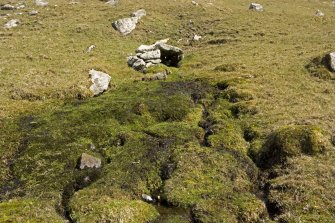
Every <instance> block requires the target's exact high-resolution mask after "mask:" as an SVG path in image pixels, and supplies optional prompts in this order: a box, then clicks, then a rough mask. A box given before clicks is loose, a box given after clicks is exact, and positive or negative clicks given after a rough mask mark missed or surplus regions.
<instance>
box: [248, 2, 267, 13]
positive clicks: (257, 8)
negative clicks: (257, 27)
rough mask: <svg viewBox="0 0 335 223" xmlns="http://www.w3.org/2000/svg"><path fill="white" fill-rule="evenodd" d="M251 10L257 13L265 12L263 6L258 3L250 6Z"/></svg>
mask: <svg viewBox="0 0 335 223" xmlns="http://www.w3.org/2000/svg"><path fill="white" fill-rule="evenodd" d="M249 9H250V10H254V11H257V12H263V10H264V9H263V6H262V5H261V4H258V3H251V4H250V6H249Z"/></svg>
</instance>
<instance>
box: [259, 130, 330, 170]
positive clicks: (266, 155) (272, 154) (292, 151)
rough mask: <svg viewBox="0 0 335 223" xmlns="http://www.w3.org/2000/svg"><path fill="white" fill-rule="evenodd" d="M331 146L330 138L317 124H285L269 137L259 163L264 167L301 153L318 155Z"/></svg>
mask: <svg viewBox="0 0 335 223" xmlns="http://www.w3.org/2000/svg"><path fill="white" fill-rule="evenodd" d="M328 148H329V140H328V139H327V137H326V136H325V134H324V133H323V131H322V130H321V129H320V128H319V127H316V126H310V125H302V126H294V125H292V126H285V127H282V128H280V129H278V130H276V131H275V132H274V133H272V134H271V136H270V137H269V139H268V142H267V143H266V144H265V146H264V149H263V150H262V151H261V155H260V160H259V163H260V164H261V166H264V167H271V166H272V165H274V164H279V163H283V162H285V161H286V160H287V158H289V157H294V156H298V155H301V154H306V155H316V154H318V153H322V152H324V151H326V150H327V149H328Z"/></svg>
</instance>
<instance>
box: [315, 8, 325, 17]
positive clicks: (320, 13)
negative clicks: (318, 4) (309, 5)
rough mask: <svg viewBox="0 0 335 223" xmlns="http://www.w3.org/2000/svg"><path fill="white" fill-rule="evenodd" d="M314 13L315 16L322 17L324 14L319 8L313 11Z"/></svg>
mask: <svg viewBox="0 0 335 223" xmlns="http://www.w3.org/2000/svg"><path fill="white" fill-rule="evenodd" d="M315 15H316V16H317V17H323V16H325V14H324V13H323V12H321V11H320V10H319V9H318V10H317V11H316V12H315Z"/></svg>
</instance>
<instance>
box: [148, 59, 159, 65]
mask: <svg viewBox="0 0 335 223" xmlns="http://www.w3.org/2000/svg"><path fill="white" fill-rule="evenodd" d="M146 62H147V63H152V64H160V63H161V62H162V60H161V59H156V60H147V61H146Z"/></svg>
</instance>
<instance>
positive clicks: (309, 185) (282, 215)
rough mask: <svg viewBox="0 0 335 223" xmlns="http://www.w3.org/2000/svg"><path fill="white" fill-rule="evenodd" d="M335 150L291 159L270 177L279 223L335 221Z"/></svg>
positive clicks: (270, 193)
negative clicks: (334, 167)
mask: <svg viewBox="0 0 335 223" xmlns="http://www.w3.org/2000/svg"><path fill="white" fill-rule="evenodd" d="M334 161H335V156H334V152H330V153H328V154H327V155H319V156H316V157H310V156H301V157H294V158H290V159H289V160H288V162H287V164H286V166H285V167H282V168H280V169H276V170H275V175H276V176H277V177H276V178H274V179H272V180H269V182H268V184H269V202H270V204H272V207H275V208H276V210H277V212H276V215H275V220H276V221H278V222H290V223H291V222H292V223H293V222H298V221H302V222H308V223H309V222H310V223H312V222H334V221H335V216H334V210H335V204H334V202H333V201H334V199H335V195H334V193H333V191H334V189H335V186H334V184H333V183H332V181H333V178H332V177H331V175H332V171H333V164H334Z"/></svg>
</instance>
